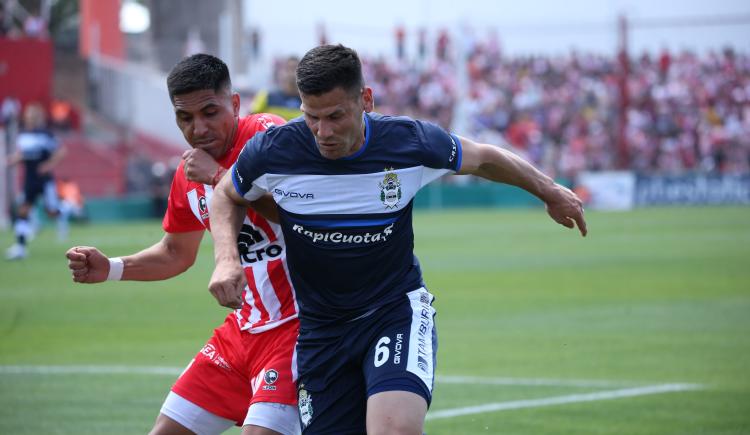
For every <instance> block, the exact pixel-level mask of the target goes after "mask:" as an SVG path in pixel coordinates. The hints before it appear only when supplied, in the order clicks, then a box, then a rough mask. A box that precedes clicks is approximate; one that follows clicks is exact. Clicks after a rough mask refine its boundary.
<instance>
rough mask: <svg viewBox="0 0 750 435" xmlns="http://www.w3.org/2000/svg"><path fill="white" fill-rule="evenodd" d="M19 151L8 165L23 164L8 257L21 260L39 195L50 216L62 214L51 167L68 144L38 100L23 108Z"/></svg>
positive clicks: (62, 155)
mask: <svg viewBox="0 0 750 435" xmlns="http://www.w3.org/2000/svg"><path fill="white" fill-rule="evenodd" d="M16 146H17V148H18V149H17V150H16V152H15V153H14V154H13V155H12V156H11V157H10V159H9V160H8V165H16V164H19V163H20V164H23V167H24V178H23V202H22V203H21V205H20V206H19V207H18V215H17V217H16V222H15V224H14V225H13V230H14V233H15V236H16V243H14V244H13V245H12V246H11V247H10V248H8V249H7V250H6V251H5V258H6V259H7V260H22V259H24V258H26V256H27V255H28V251H27V248H26V246H27V244H28V242H29V239H30V238H31V236H33V233H34V228H33V225H32V224H31V217H32V216H31V214H32V213H33V212H34V210H33V208H34V205H35V204H36V201H37V199H38V198H39V197H40V196H41V197H43V198H44V208H45V210H46V212H47V214H49V215H50V216H57V215H58V214H59V201H58V197H57V190H56V187H55V180H54V178H53V177H52V169H54V167H55V166H57V164H58V163H60V161H61V160H62V158H63V157H64V156H65V148H64V147H63V146H61V145H60V144H59V142H58V141H57V139H55V137H54V135H53V134H52V131H50V130H49V128H48V126H47V113H46V112H45V109H44V107H43V106H42V105H41V104H40V103H37V102H33V103H29V104H28V105H27V106H26V108H25V109H24V112H23V130H22V131H21V132H20V133H19V134H18V137H17V138H16Z"/></svg>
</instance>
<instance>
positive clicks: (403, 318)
mask: <svg viewBox="0 0 750 435" xmlns="http://www.w3.org/2000/svg"><path fill="white" fill-rule="evenodd" d="M433 299H434V297H433V296H432V295H431V294H430V293H429V292H428V291H427V290H426V289H425V288H420V289H417V290H414V291H412V292H409V293H407V294H406V296H405V298H404V300H403V301H402V302H400V303H399V304H398V305H396V306H394V307H392V308H391V309H390V310H387V311H385V312H384V313H382V314H381V315H380V316H379V317H378V318H377V319H374V320H375V321H376V324H375V325H373V327H372V328H371V330H372V331H373V332H374V335H371V337H370V340H369V348H368V350H367V353H366V355H365V357H364V359H363V366H362V372H363V374H364V377H365V382H366V386H367V396H368V397H370V396H372V395H374V394H377V393H381V392H384V391H407V392H412V393H415V394H417V395H420V396H422V397H423V398H424V400H425V401H426V403H428V404H429V403H430V401H431V400H432V387H433V383H434V374H435V363H436V355H437V329H436V328H435V323H434V316H435V309H434V308H432V301H433Z"/></svg>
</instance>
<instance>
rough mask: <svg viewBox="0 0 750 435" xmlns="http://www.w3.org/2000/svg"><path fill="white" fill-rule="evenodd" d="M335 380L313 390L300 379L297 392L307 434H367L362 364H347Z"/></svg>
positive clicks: (336, 374)
mask: <svg viewBox="0 0 750 435" xmlns="http://www.w3.org/2000/svg"><path fill="white" fill-rule="evenodd" d="M332 374H334V375H335V380H334V381H333V382H330V383H328V384H326V385H325V386H324V387H323V388H321V389H318V390H315V391H310V390H308V389H307V387H306V384H305V382H304V378H300V384H299V390H298V394H297V400H298V405H297V406H298V407H299V415H300V422H301V424H302V433H303V434H308V435H309V434H332V433H335V434H342V435H343V434H364V433H365V417H366V411H367V407H366V406H367V405H366V396H365V383H364V380H363V379H362V374H361V372H360V371H359V367H357V366H353V365H346V366H343V367H340V368H339V370H338V371H336V372H334V373H332Z"/></svg>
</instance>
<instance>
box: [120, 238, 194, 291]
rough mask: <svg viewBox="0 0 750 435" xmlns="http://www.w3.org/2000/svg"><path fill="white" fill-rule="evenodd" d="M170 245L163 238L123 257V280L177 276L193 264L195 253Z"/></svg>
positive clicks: (145, 279) (162, 278)
mask: <svg viewBox="0 0 750 435" xmlns="http://www.w3.org/2000/svg"><path fill="white" fill-rule="evenodd" d="M187 254H192V253H185V252H181V251H180V250H179V249H177V248H173V247H170V245H169V244H168V243H165V242H164V241H163V240H162V241H160V242H159V243H156V244H155V245H153V246H151V247H149V248H146V249H144V250H143V251H140V252H138V253H135V254H133V255H128V256H124V257H121V258H122V261H123V266H124V268H123V273H122V279H123V280H130V281H161V280H165V279H169V278H172V277H174V276H177V275H179V274H181V273H183V272H184V271H186V270H187V269H189V268H190V266H192V265H193V263H194V261H195V255H187Z"/></svg>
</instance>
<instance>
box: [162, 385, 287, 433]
mask: <svg viewBox="0 0 750 435" xmlns="http://www.w3.org/2000/svg"><path fill="white" fill-rule="evenodd" d="M161 413H162V414H164V415H166V416H167V417H169V418H171V419H172V420H174V421H176V422H177V423H180V424H181V425H182V426H184V427H186V428H187V429H190V430H191V431H193V432H195V433H196V434H198V435H215V434H220V433H222V432H224V431H226V430H229V429H230V428H231V427H232V426H234V421H232V420H229V419H226V418H222V417H219V416H218V415H216V414H212V413H210V412H208V411H206V410H205V409H203V408H201V407H200V406H198V405H196V404H194V403H192V402H190V401H188V400H186V399H184V398H182V397H180V396H179V395H177V394H175V393H174V392H172V391H170V392H169V395H167V398H166V400H164V404H163V405H162V407H161ZM244 424H245V425H248V424H252V425H255V426H261V427H265V428H268V429H271V430H274V431H276V432H279V433H282V434H285V435H297V434H299V433H300V426H299V414H298V412H297V407H296V406H292V405H283V404H280V403H268V402H258V403H253V404H252V405H251V406H250V409H248V411H247V417H246V418H245V422H244Z"/></svg>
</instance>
